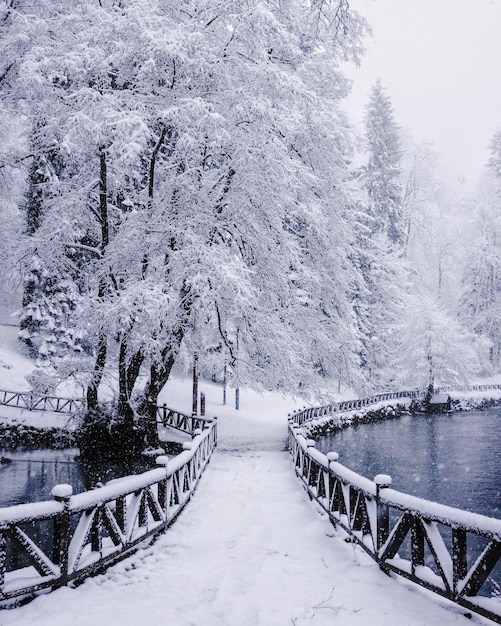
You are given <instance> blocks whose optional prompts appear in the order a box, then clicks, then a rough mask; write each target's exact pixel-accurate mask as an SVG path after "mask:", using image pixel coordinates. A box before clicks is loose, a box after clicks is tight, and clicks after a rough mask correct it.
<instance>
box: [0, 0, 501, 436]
mask: <svg viewBox="0 0 501 626" xmlns="http://www.w3.org/2000/svg"><path fill="white" fill-rule="evenodd" d="M2 11H3V14H2V16H1V19H2V21H1V26H0V28H1V31H2V38H1V41H2V44H1V45H2V67H1V69H0V89H1V93H2V106H3V107H4V108H5V111H6V112H8V114H9V116H10V117H12V119H15V120H16V136H18V137H19V140H18V142H17V146H16V150H13V148H12V142H10V143H9V142H7V143H6V144H5V145H6V146H8V149H6V150H5V154H4V156H3V157H2V159H3V160H4V161H5V162H7V161H8V162H9V176H10V178H11V179H12V178H13V177H14V178H15V179H16V180H17V181H19V180H23V181H25V183H24V185H25V192H24V199H22V200H20V201H19V202H18V204H19V207H20V214H21V215H23V217H24V227H22V228H21V229H20V230H22V231H23V232H22V233H18V234H16V236H15V237H14V239H15V245H14V247H15V248H16V254H15V255H14V256H13V257H12V258H13V262H14V263H16V264H18V265H19V264H20V266H21V268H22V270H21V275H22V276H23V278H24V302H23V305H24V306H23V309H22V311H21V327H22V328H21V332H22V337H23V339H24V340H25V341H26V342H28V343H29V344H30V346H31V347H32V349H33V350H34V352H35V353H36V356H37V357H38V358H39V360H40V365H41V366H42V365H45V367H46V369H50V371H51V372H52V373H54V375H55V374H56V371H59V374H60V375H63V374H68V372H70V373H75V372H78V374H79V377H80V379H83V383H84V386H85V390H86V399H87V414H86V417H85V420H84V427H83V430H84V432H87V433H88V435H89V438H90V439H91V440H95V439H96V438H98V433H100V435H99V436H100V437H102V430H103V424H104V430H105V431H106V432H107V433H110V432H111V431H112V430H113V429H114V428H115V429H117V431H118V432H119V433H120V436H119V438H118V439H119V440H121V441H122V445H123V446H125V447H126V448H128V447H130V446H131V445H132V446H134V445H135V444H136V443H137V445H142V440H143V436H144V432H142V430H141V429H139V430H138V425H140V424H146V423H148V421H151V420H150V418H151V417H152V411H154V407H155V405H156V401H157V398H158V394H159V392H160V391H161V389H162V387H163V386H164V385H165V383H166V381H167V380H168V378H169V376H170V374H171V371H172V369H173V367H174V366H180V367H182V366H183V365H184V366H186V365H187V364H191V362H192V359H193V355H194V353H197V354H198V356H199V359H200V364H201V367H202V368H203V369H205V370H206V371H208V372H211V373H212V372H217V371H221V370H222V368H223V366H224V365H225V364H228V365H229V366H230V368H231V369H232V371H233V375H234V376H237V372H238V377H239V379H241V380H242V381H245V382H246V383H247V384H255V385H264V386H267V387H269V388H273V389H284V390H287V391H293V392H298V391H307V390H317V389H320V388H322V387H325V386H326V384H325V382H326V381H331V380H332V379H334V380H336V381H340V382H342V383H344V384H346V385H349V386H351V387H352V388H354V389H356V390H358V389H368V388H375V387H381V386H384V385H388V384H394V381H396V380H397V379H398V376H397V375H396V372H395V367H394V363H395V359H394V356H395V354H396V352H398V351H399V350H400V347H399V346H400V345H401V338H402V337H407V336H408V333H407V331H408V330H409V329H411V328H413V327H415V325H414V326H413V325H412V324H407V325H406V316H407V317H408V314H409V311H410V310H411V309H412V306H411V305H410V304H409V303H410V302H412V296H413V295H415V293H416V290H415V289H414V290H413V284H414V283H416V280H415V277H416V276H417V275H419V270H418V269H416V267H414V266H412V254H410V252H409V245H410V243H409V241H410V239H412V237H414V236H415V233H414V232H413V234H412V237H411V235H410V229H409V223H410V221H409V220H410V218H409V216H410V215H411V214H412V212H413V211H414V210H415V208H416V202H417V197H418V195H417V194H416V193H414V194H412V193H411V194H405V193H404V179H405V175H406V172H405V171H404V169H403V165H402V163H403V148H402V140H401V135H400V129H399V127H398V125H397V123H396V122H395V119H394V112H393V108H392V104H391V99H390V97H389V96H388V95H387V94H386V93H385V90H384V88H383V87H382V85H381V84H380V83H377V84H376V85H375V87H374V88H373V90H372V92H371V94H370V98H369V104H368V107H367V116H366V131H367V137H366V139H367V144H366V149H365V162H364V166H363V167H362V168H361V169H360V168H356V167H355V166H353V165H352V164H351V162H352V159H353V156H354V150H355V146H354V143H353V132H352V131H353V129H352V128H351V126H350V122H349V120H348V118H347V116H346V114H345V113H343V111H342V110H341V107H340V104H341V102H342V99H343V97H344V96H345V95H346V94H347V93H348V89H349V83H348V81H347V79H346V77H345V76H344V74H343V72H342V71H341V69H340V66H341V63H342V62H344V61H355V62H356V61H357V60H358V59H359V58H360V55H361V52H362V37H363V34H364V29H365V23H364V21H363V19H362V18H360V17H359V16H358V15H357V14H356V13H354V12H353V11H352V10H351V9H350V7H349V3H348V2H347V0H330V1H329V2H320V3H319V2H312V3H302V2H299V1H298V2H296V1H295V0H290V1H288V2H277V3H273V2H264V1H259V0H253V1H252V2H248V3H245V5H242V4H241V3H239V2H234V1H232V0H221V1H219V2H216V3H214V2H205V1H203V2H194V1H193V2H192V1H191V0H187V1H186V2H184V3H183V4H182V6H181V5H179V6H178V5H172V4H170V3H163V2H160V1H153V2H152V1H151V0H148V1H146V0H137V1H135V2H115V1H112V0H110V1H106V2H104V1H101V2H94V1H91V0H77V1H76V2H73V3H71V4H69V5H68V6H66V5H65V6H64V7H55V6H53V4H52V3H50V2H40V3H37V4H36V5H33V4H32V3H31V2H23V1H19V2H16V3H9V4H8V5H6V6H5V7H4V8H3V10H2ZM4 157H5V158H4ZM14 174H15V176H14ZM2 182H3V179H2ZM3 184H5V183H4V182H3ZM419 201H420V202H422V197H420V198H419ZM413 241H415V239H414V240H413ZM465 280H466V282H468V280H467V279H466V278H465ZM420 286H421V285H420ZM434 295H435V294H434ZM434 301H435V300H434V298H432V297H431V296H430V299H429V302H434ZM441 307H442V308H443V303H442V304H441ZM445 308H447V307H445ZM450 309H451V310H450V312H449V314H450V315H451V316H452V317H455V312H454V311H453V307H450ZM465 310H468V311H470V313H471V312H472V308H471V306H467V305H466V304H465ZM416 315H417V313H416ZM411 317H412V316H411ZM432 317H433V316H432ZM435 317H436V316H435ZM473 317H475V321H471V322H470V321H469V322H468V324H467V325H468V328H471V329H472V330H475V328H477V327H476V326H475V325H476V324H477V325H478V324H479V322H478V320H477V318H476V315H473ZM498 317H499V316H498ZM442 326H443V325H442ZM446 326H447V324H445V327H446ZM449 328H452V326H449ZM478 328H479V327H478ZM482 328H483V327H482ZM450 332H451V333H452V332H453V331H452V330H451V331H450ZM444 341H445V342H446V343H448V344H449V345H452V342H450V341H449V340H448V339H447V337H445V339H444ZM411 353H412V350H411ZM400 354H401V355H402V354H404V353H403V352H402V351H401V350H400ZM450 358H452V357H450ZM457 358H458V356H457V355H456V356H455V357H454V358H453V360H455V359H457ZM413 359H414V357H412V356H410V357H409V362H406V363H402V364H401V366H399V371H400V372H401V368H404V369H405V370H406V371H408V370H410V371H412V368H413V367H414V364H413V362H412V360H413ZM425 363H426V364H427V365H425V366H424V367H428V365H429V359H425ZM451 367H452V366H451ZM452 369H454V367H452ZM110 379H111V380H112V381H114V382H112V383H111V384H109V380H110ZM392 381H393V382H392ZM329 384H331V383H330V382H329V383H328V385H329ZM409 384H416V385H418V384H419V385H421V384H422V381H421V379H419V381H418V380H417V378H416V380H415V382H414V383H413V382H412V381H409ZM328 385H327V386H328ZM106 387H108V388H116V389H117V394H116V397H115V398H114V400H113V401H112V402H111V404H110V405H109V406H108V407H105V406H104V405H103V398H104V394H103V390H104V388H106ZM103 416H105V418H104V417H103ZM137 433H139V436H138V437H136V435H137ZM112 445H113V446H115V445H116V442H115V443H113V444H112Z"/></svg>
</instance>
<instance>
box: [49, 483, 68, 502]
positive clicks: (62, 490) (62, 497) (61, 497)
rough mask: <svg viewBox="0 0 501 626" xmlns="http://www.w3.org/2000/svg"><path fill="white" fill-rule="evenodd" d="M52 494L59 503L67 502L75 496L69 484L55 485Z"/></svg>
mask: <svg viewBox="0 0 501 626" xmlns="http://www.w3.org/2000/svg"><path fill="white" fill-rule="evenodd" d="M50 494H51V496H52V497H53V498H54V500H57V501H58V502H67V501H68V500H69V499H70V498H71V496H72V495H73V487H72V486H71V485H68V484H67V483H62V484H60V485H55V486H54V487H52V491H51V492H50Z"/></svg>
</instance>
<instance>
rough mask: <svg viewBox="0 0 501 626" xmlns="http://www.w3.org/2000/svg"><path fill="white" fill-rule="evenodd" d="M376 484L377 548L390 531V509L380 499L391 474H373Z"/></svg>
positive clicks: (387, 485) (388, 484)
mask: <svg viewBox="0 0 501 626" xmlns="http://www.w3.org/2000/svg"><path fill="white" fill-rule="evenodd" d="M374 482H375V484H376V504H377V549H378V550H379V549H380V548H381V546H383V545H384V544H385V542H386V540H387V539H388V535H389V533H390V509H389V506H388V505H387V504H386V503H384V502H382V501H381V490H382V489H387V488H388V487H389V486H390V485H391V476H389V475H388V474H378V475H377V476H374Z"/></svg>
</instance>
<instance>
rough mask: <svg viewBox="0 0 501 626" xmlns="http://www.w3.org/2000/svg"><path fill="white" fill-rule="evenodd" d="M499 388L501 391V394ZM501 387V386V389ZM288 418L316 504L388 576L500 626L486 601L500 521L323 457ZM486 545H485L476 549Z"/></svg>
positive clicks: (500, 618) (499, 552)
mask: <svg viewBox="0 0 501 626" xmlns="http://www.w3.org/2000/svg"><path fill="white" fill-rule="evenodd" d="M496 388H498V387H496ZM499 388H501V386H500V387H499ZM302 413H304V412H299V413H297V414H294V415H292V416H290V417H289V449H290V452H291V455H292V458H293V461H294V466H295V471H296V475H297V476H298V477H299V478H300V480H301V481H302V483H303V486H304V487H305V489H306V491H307V492H308V495H309V496H310V498H311V499H313V500H315V501H316V502H317V503H318V504H319V506H320V507H321V508H322V509H323V510H324V511H325V512H326V513H327V515H328V516H329V519H330V521H331V522H332V524H333V525H334V526H335V527H337V526H339V527H340V528H342V529H343V530H344V531H345V532H346V533H347V534H348V535H349V537H350V538H351V540H352V541H353V542H355V543H357V544H358V545H360V546H361V547H362V548H363V550H365V552H367V553H368V554H369V555H370V556H371V557H372V558H373V559H374V560H375V561H376V562H377V563H378V565H379V567H380V568H381V569H382V570H383V571H385V572H395V573H396V574H399V575H400V576H403V577H404V578H407V579H409V580H411V581H413V582H415V583H417V584H419V585H421V586H422V587H425V588H427V589H429V590H431V591H433V592H435V593H437V594H439V595H441V596H443V597H446V598H448V599H449V600H452V601H453V602H455V603H456V604H459V605H460V606H462V607H465V608H467V609H468V610H470V611H474V612H476V613H478V614H480V615H483V616H484V617H487V618H489V619H491V620H493V621H494V622H496V623H498V624H501V602H500V601H499V599H496V598H491V597H488V596H485V595H481V594H480V592H481V591H482V590H483V587H484V584H485V582H486V581H487V579H488V577H489V576H490V574H491V573H492V572H493V570H494V568H495V567H496V566H498V568H499V563H500V559H501V520H498V519H494V518H490V517H487V516H483V515H478V514H475V513H468V512H466V511H462V510H460V509H455V508H453V507H449V506H445V505H441V504H437V503H434V502H430V501H427V500H423V499H421V498H416V497H414V496H410V495H407V494H405V493H401V492H399V491H396V490H394V489H391V488H390V485H391V477H390V476H387V475H378V476H376V477H375V478H374V480H373V481H371V480H369V479H368V478H365V477H364V476H361V475H360V474H357V473H356V472H353V471H352V470H350V469H348V468H347V467H345V466H343V465H341V463H339V461H338V458H339V455H338V454H337V453H336V452H329V453H328V454H327V455H324V454H322V453H321V452H319V451H318V450H317V449H316V448H315V441H314V440H312V439H308V438H307V437H306V436H305V431H304V430H303V429H302V428H301V426H300V421H299V419H298V415H301V414H302ZM475 544H480V545H475Z"/></svg>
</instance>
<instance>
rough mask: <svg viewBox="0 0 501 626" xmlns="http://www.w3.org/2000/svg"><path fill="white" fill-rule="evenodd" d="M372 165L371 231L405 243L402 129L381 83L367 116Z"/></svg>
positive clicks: (367, 172)
mask: <svg viewBox="0 0 501 626" xmlns="http://www.w3.org/2000/svg"><path fill="white" fill-rule="evenodd" d="M365 131H366V141H367V153H368V162H367V165H366V166H365V168H364V171H363V182H364V186H365V188H366V189H367V194H368V197H369V205H368V209H369V217H370V228H371V230H372V231H373V232H375V233H385V234H386V236H387V237H388V239H389V240H390V241H391V242H392V243H393V244H394V245H400V244H401V243H402V241H403V224H402V189H401V186H400V182H399V177H400V174H401V166H400V159H401V146H400V129H399V127H398V125H397V124H396V122H395V120H394V115H393V106H392V103H391V99H390V98H389V96H388V95H386V93H385V90H384V88H383V86H382V85H381V82H380V81H379V80H378V81H377V82H376V84H375V85H374V86H373V87H372V89H371V92H370V97H369V103H368V105H367V107H366V114H365Z"/></svg>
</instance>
